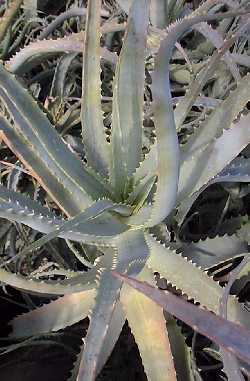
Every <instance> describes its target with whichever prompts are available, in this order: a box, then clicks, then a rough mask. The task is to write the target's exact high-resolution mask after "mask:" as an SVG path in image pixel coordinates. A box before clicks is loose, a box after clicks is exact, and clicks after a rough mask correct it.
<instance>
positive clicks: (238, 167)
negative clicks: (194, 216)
mask: <svg viewBox="0 0 250 381" xmlns="http://www.w3.org/2000/svg"><path fill="white" fill-rule="evenodd" d="M183 174H184V172H183V171H181V173H180V183H181V182H182V175H183ZM249 181H250V159H245V158H236V159H235V160H233V161H232V162H231V163H230V164H229V165H228V166H226V167H225V168H224V169H223V170H222V171H221V172H220V173H219V174H218V175H217V176H215V177H214V178H212V179H211V180H209V181H208V182H207V183H206V184H205V185H203V186H202V187H201V188H200V189H199V190H198V191H196V192H195V193H193V194H192V195H189V197H186V198H184V199H183V200H181V198H182V195H181V193H179V194H178V200H177V201H179V200H181V203H180V205H178V209H177V215H176V216H175V218H176V220H177V221H178V223H179V224H180V225H181V224H182V222H183V220H184V218H185V217H186V215H187V213H188V212H189V210H190V208H191V207H192V205H193V203H194V202H195V200H196V199H197V198H198V197H199V196H200V194H201V193H202V192H203V191H204V190H205V189H206V188H207V187H209V186H210V185H212V184H216V183H224V182H229V183H232V182H249Z"/></svg>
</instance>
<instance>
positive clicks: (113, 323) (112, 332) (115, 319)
mask: <svg viewBox="0 0 250 381" xmlns="http://www.w3.org/2000/svg"><path fill="white" fill-rule="evenodd" d="M125 320H126V319H125V315H124V312H123V310H122V307H121V303H120V302H119V301H118V302H117V303H116V305H115V309H114V313H113V315H112V318H111V320H110V324H109V327H108V332H107V335H106V338H105V340H104V343H103V346H102V350H101V353H100V355H99V359H98V364H97V371H96V373H97V374H99V373H100V371H101V370H102V368H103V366H104V365H105V363H106V362H107V360H108V358H109V356H110V355H111V352H112V351H113V349H114V346H115V344H116V342H117V340H118V338H119V336H120V333H121V331H122V327H123V326H124V323H125Z"/></svg>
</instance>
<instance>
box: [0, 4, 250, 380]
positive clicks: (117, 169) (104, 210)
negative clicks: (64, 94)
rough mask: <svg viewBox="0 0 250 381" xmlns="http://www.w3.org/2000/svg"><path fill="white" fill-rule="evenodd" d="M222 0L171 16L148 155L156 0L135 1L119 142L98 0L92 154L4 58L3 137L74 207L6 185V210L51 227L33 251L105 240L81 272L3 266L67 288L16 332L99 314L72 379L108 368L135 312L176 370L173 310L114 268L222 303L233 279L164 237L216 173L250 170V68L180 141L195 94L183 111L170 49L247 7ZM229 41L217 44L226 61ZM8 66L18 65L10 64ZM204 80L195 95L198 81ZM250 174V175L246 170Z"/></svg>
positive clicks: (19, 279)
mask: <svg viewBox="0 0 250 381" xmlns="http://www.w3.org/2000/svg"><path fill="white" fill-rule="evenodd" d="M214 3H215V1H207V2H206V3H204V4H203V5H202V6H201V7H200V8H199V9H198V10H196V11H195V12H194V13H192V14H191V15H189V16H187V17H185V18H183V19H181V20H180V21H178V22H177V23H174V24H171V25H170V26H169V28H168V29H167V33H166V35H165V37H164V38H163V40H162V41H161V43H160V47H159V50H158V51H157V54H156V57H155V60H154V68H153V72H152V93H153V114H154V125H155V134H156V139H155V141H154V142H153V143H152V144H151V146H150V149H149V152H148V153H147V154H144V153H143V150H142V139H143V97H144V85H145V83H144V71H145V58H146V43H147V30H148V22H149V6H150V3H149V0H140V1H134V2H133V4H132V6H131V9H130V14H129V18H128V23H127V28H126V33H125V38H124V42H123V47H122V50H121V53H120V55H119V58H118V61H117V64H116V69H115V77H114V83H113V104H112V130H111V139H110V142H108V140H107V135H106V133H105V129H104V125H103V120H102V104H101V81H100V56H101V47H100V11H101V1H100V0H92V1H90V2H89V3H88V9H87V23H86V31H85V40H84V41H85V42H84V57H83V76H82V98H81V122H82V138H83V144H84V149H85V153H86V162H87V163H85V162H82V161H81V160H80V159H78V158H77V157H76V155H75V154H74V153H72V152H71V151H70V150H69V149H68V147H67V146H66V145H65V143H64V142H63V140H62V139H61V137H60V136H59V134H58V133H57V132H56V130H55V128H54V127H53V125H52V124H51V123H50V122H49V120H48V118H47V116H46V115H45V114H44V112H43V111H42V110H41V109H40V107H39V106H38V105H37V104H36V102H35V101H34V99H33V98H32V96H31V95H30V94H29V93H28V92H27V90H25V89H24V88H23V86H22V85H21V84H20V83H19V81H18V79H17V78H16V77H15V76H14V75H13V74H11V73H10V72H9V71H7V70H6V68H4V66H3V65H1V66H0V101H1V102H0V105H1V106H0V107H1V116H0V129H1V137H2V140H3V141H4V142H5V144H6V145H7V146H8V147H9V148H10V149H11V150H12V151H13V153H14V154H15V155H16V156H17V157H18V158H19V160H20V161H21V162H22V163H23V164H24V165H25V167H26V169H27V170H28V171H29V173H30V174H31V175H32V176H33V177H34V178H35V179H36V180H37V181H38V183H39V184H40V185H42V187H43V188H44V189H45V190H46V192H47V194H48V196H49V197H50V198H51V199H52V200H53V201H54V203H55V204H56V205H57V206H58V208H59V209H60V210H61V212H62V213H61V217H60V216H58V215H57V216H56V215H55V214H54V213H53V212H52V211H50V210H49V209H48V208H46V207H45V206H42V205H41V204H39V203H38V202H36V201H34V200H31V199H30V198H28V197H27V196H26V195H24V194H20V193H18V192H14V191H11V190H9V189H7V188H6V187H5V186H3V185H1V187H0V199H1V203H0V216H1V217H3V218H7V219H9V220H11V221H16V222H19V223H23V224H26V225H28V226H30V227H31V228H33V229H35V230H38V231H40V232H42V233H47V235H45V236H43V237H42V238H41V239H40V240H38V241H35V242H33V243H32V244H31V245H30V246H28V247H27V248H25V249H24V251H22V253H21V254H25V253H27V252H29V251H30V250H36V249H38V248H39V247H40V246H41V245H42V244H44V243H46V242H48V241H49V240H51V239H53V238H55V237H61V238H65V239H68V240H73V241H79V242H81V243H83V244H85V245H89V246H94V247H95V248H96V258H95V260H94V261H93V263H89V270H88V271H82V272H78V273H77V274H75V275H72V274H71V276H68V277H66V278H65V280H63V281H55V280H53V281H52V280H48V281H41V280H39V279H36V278H34V277H33V278H32V277H24V276H21V275H18V274H15V273H11V272H9V271H7V270H5V269H3V268H1V269H0V281H1V282H3V283H4V284H9V285H11V286H13V287H16V288H17V289H20V290H24V291H26V292H31V293H40V294H42V295H58V296H60V298H58V299H57V300H56V301H52V302H51V303H49V304H46V305H44V306H42V307H39V308H37V309H36V310H33V311H30V312H28V313H25V314H23V315H21V316H17V317H16V318H14V319H13V320H12V322H11V325H12V329H13V330H12V333H11V337H12V338H17V339H21V338H24V337H29V336H32V335H34V334H36V335H39V334H44V333H46V332H50V331H57V330H59V329H62V328H64V327H66V326H69V325H71V324H74V323H76V322H77V321H80V320H82V319H84V318H86V317H89V318H90V324H89V328H88V333H87V336H86V337H85V339H84V349H83V350H82V351H81V353H80V357H79V359H78V361H77V362H76V364H75V369H74V370H73V371H72V377H71V380H73V379H75V378H76V376H75V375H77V380H78V381H81V380H84V381H91V380H94V379H95V378H96V376H97V375H98V373H99V372H100V370H101V369H102V367H103V366H104V364H105V363H106V361H107V359H108V357H109V356H110V354H111V351H112V349H113V347H114V345H115V343H116V341H117V339H118V337H119V334H120V332H121V330H122V327H123V325H124V323H125V321H126V319H127V320H128V324H129V326H130V328H131V330H132V333H133V335H134V337H135V340H136V342H137V345H138V347H139V350H140V354H141V357H142V361H143V365H144V369H145V372H146V374H147V377H148V379H149V380H154V381H155V380H175V379H176V373H175V367H174V361H173V358H172V355H171V345H172V344H171V343H170V341H169V337H168V332H167V329H166V324H165V317H164V315H163V311H162V309H161V308H160V307H159V306H157V305H156V304H155V303H154V302H153V301H151V300H149V299H147V298H145V297H144V296H142V295H140V294H139V293H138V292H137V291H135V290H132V289H129V288H127V287H125V286H124V285H123V283H122V281H121V280H120V279H116V278H114V277H113V276H112V271H113V270H116V271H118V272H120V273H122V274H126V275H129V276H130V275H132V276H133V277H135V278H138V279H139V280H146V281H147V282H149V283H151V284H155V278H154V272H158V273H160V274H161V276H162V277H164V278H166V279H167V281H168V282H169V283H170V284H171V285H173V286H174V287H176V288H177V289H179V290H181V292H182V293H183V294H186V295H187V296H188V298H190V299H193V300H195V301H196V302H199V303H200V305H201V306H203V307H204V308H206V309H208V310H210V311H212V312H214V313H215V314H219V307H220V300H221V297H222V294H223V289H222V288H221V286H220V285H219V284H218V283H216V282H215V281H214V280H213V279H212V278H211V277H209V276H208V275H207V273H206V272H205V271H204V269H207V268H208V267H209V266H210V265H211V262H210V261H207V262H206V259H204V260H203V261H202V264H201V266H202V268H200V267H199V266H200V263H199V266H198V265H196V263H195V262H194V263H193V262H191V261H189V260H188V259H187V258H185V257H184V256H183V255H182V254H178V253H177V252H176V251H175V250H174V249H173V247H171V245H170V243H169V245H166V244H164V245H163V244H162V243H161V242H160V240H159V239H157V235H155V233H154V232H155V231H157V229H160V228H161V227H162V224H163V225H164V226H165V222H164V221H165V219H166V218H171V216H172V215H173V212H174V210H176V211H177V217H176V218H177V220H178V219H179V221H181V219H182V218H184V217H183V216H185V215H186V213H187V211H188V210H189V209H190V207H191V205H192V203H193V202H194V200H195V199H196V198H197V197H198V195H199V192H201V191H202V190H203V189H204V188H205V187H206V186H207V185H208V184H209V183H210V182H217V181H218V182H219V181H220V179H222V181H223V176H225V173H224V172H223V170H224V169H225V168H226V171H228V172H226V174H227V173H229V175H228V177H227V179H228V180H229V181H239V178H243V177H244V176H243V175H244V173H242V174H241V172H240V170H239V171H238V172H237V175H236V176H235V177H234V173H233V170H232V168H231V167H230V166H229V163H230V162H231V161H232V160H233V159H235V158H236V157H237V155H238V154H239V153H240V152H241V151H242V150H243V149H244V148H245V147H246V146H247V145H248V143H249V142H250V128H249V122H250V116H249V114H242V115H241V114H240V113H241V111H242V110H243V109H244V108H245V105H246V104H247V102H248V101H249V99H250V94H249V85H250V76H249V75H246V76H244V77H243V78H242V79H240V80H239V81H238V83H237V85H236V87H235V89H234V90H233V91H232V92H231V93H230V94H229V95H228V96H227V97H226V98H225V99H224V100H222V101H221V102H219V104H218V107H215V109H214V110H213V111H212V112H211V114H210V115H208V116H207V117H206V118H205V119H204V120H203V121H202V122H201V123H200V126H199V128H198V129H197V130H195V131H194V133H193V134H192V135H191V136H190V137H189V138H188V140H187V142H186V143H185V144H179V142H178V136H177V129H176V123H175V120H176V118H178V120H184V119H185V118H186V116H187V114H188V111H189V109H190V106H189V101H188V97H189V94H188V92H187V95H186V96H185V97H184V99H183V103H182V105H184V107H182V109H180V108H178V106H177V108H176V110H175V111H174V110H173V104H172V96H171V86H170V81H169V71H170V59H171V56H172V52H173V48H174V46H175V44H176V42H177V41H178V40H179V39H180V38H181V36H182V35H183V34H184V33H185V32H186V31H188V30H189V29H190V28H191V27H193V26H194V25H196V24H198V23H200V22H204V21H206V20H212V19H222V18H225V17H232V16H233V15H234V14H235V12H231V13H230V12H228V13H224V14H213V13H211V14H209V13H207V11H208V10H209V9H210V7H212V5H213V4H214ZM241 12H242V11H241V10H240V11H239V12H238V13H239V14H241ZM236 13H237V12H236ZM236 37H237V34H236V35H235V36H232V37H231V38H229V40H228V41H227V42H226V43H225V47H224V48H225V51H226V50H227V48H228V47H229V46H230V44H232V43H233V42H234V41H235V39H236ZM221 52H223V50H222V51H219V52H218V53H216V54H217V56H216V59H217V60H218V59H219V58H220V56H221V55H222V53H221ZM216 59H215V60H214V61H213V65H215V63H216ZM6 67H7V68H9V69H10V67H9V66H8V64H7V65H6ZM208 77H209V75H208V74H207V76H206V78H208ZM193 91H194V93H193V94H192V97H195V94H196V93H197V89H195V90H193ZM196 95H199V94H196ZM177 113H178V114H177ZM230 171H231V172H230ZM241 176H242V177H241ZM248 180H249V177H248V176H247V175H245V177H244V179H243V180H242V181H248ZM240 181H241V180H240ZM63 216H64V217H63ZM215 246H216V245H215ZM214 250H216V248H215V249H214ZM182 251H184V252H185V250H184V249H183V250H182ZM243 251H244V250H242V251H241V252H243ZM231 254H232V253H231ZM189 257H190V255H189ZM79 258H80V257H79ZM80 259H81V258H80ZM191 259H194V261H195V255H194V258H192V254H191ZM223 259H224V257H223ZM216 260H218V261H220V259H218V258H217V259H216ZM215 262H216V261H215ZM84 264H86V262H84ZM213 264H214V262H213ZM228 319H229V320H231V321H233V322H238V323H239V324H242V325H244V326H245V327H247V328H248V327H249V315H248V313H247V312H246V310H244V308H243V306H242V305H241V304H240V303H238V301H237V299H236V298H234V297H229V300H228ZM177 376H178V375H177Z"/></svg>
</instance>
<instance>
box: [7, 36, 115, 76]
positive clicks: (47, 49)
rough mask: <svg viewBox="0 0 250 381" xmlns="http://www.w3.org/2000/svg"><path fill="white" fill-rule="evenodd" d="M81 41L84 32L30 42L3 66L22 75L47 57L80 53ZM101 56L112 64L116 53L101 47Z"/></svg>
mask: <svg viewBox="0 0 250 381" xmlns="http://www.w3.org/2000/svg"><path fill="white" fill-rule="evenodd" d="M83 41H84V33H82V32H80V33H73V34H72V35H70V36H66V37H63V38H58V39H55V40H42V41H34V42H31V43H30V44H29V45H27V46H25V47H24V48H23V49H21V50H20V51H19V52H17V53H16V54H15V55H14V56H13V57H11V59H10V60H9V61H7V62H6V63H5V67H6V69H8V70H9V71H11V72H12V73H15V74H19V75H22V74H25V73H27V72H28V71H29V70H31V69H32V68H33V67H35V66H36V65H39V64H41V61H44V60H46V59H48V58H53V57H55V56H58V55H59V54H64V53H65V52H70V53H82V51H83V48H84V45H83ZM101 58H103V59H105V60H107V61H109V62H111V63H112V64H114V63H115V62H116V55H115V54H114V53H112V52H110V51H109V50H108V49H106V48H102V49H101Z"/></svg>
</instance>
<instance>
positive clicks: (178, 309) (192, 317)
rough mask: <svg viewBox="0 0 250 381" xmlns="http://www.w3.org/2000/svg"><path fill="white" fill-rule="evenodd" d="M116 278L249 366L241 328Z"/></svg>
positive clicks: (247, 338)
mask: <svg viewBox="0 0 250 381" xmlns="http://www.w3.org/2000/svg"><path fill="white" fill-rule="evenodd" d="M115 276H116V277H117V278H118V279H121V280H124V281H125V282H126V283H128V284H129V285H130V286H132V287H134V288H135V289H136V290H138V291H140V292H142V293H143V294H144V295H146V296H147V297H149V298H151V299H152V300H154V301H155V302H156V303H157V304H159V305H160V306H161V307H163V308H164V309H165V310H166V311H168V312H169V313H171V314H172V315H174V316H176V317H177V318H178V319H180V320H182V321H184V322H185V323H186V324H188V325H190V326H191V327H192V328H193V329H195V330H196V331H198V332H199V333H201V334H203V335H206V336H208V337H209V338H210V339H211V340H213V341H214V342H216V343H217V344H219V345H221V346H223V347H224V348H226V349H227V350H228V351H229V352H231V353H233V354H234V355H236V356H237V357H239V358H240V359H242V360H244V361H246V362H248V363H250V332H249V331H248V330H246V329H245V328H243V327H242V326H240V325H238V324H235V323H232V322H230V321H228V320H226V319H224V318H222V317H220V316H216V315H214V314H212V313H211V312H209V311H206V310H203V309H200V308H199V307H197V306H194V305H192V304H191V303H188V302H186V301H185V300H182V299H181V298H179V297H178V296H175V295H173V294H171V293H170V292H168V291H162V290H159V289H158V288H156V287H152V286H151V285H150V284H148V283H146V282H141V281H138V280H136V279H133V278H130V277H127V276H124V275H121V274H119V273H115Z"/></svg>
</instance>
